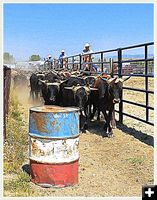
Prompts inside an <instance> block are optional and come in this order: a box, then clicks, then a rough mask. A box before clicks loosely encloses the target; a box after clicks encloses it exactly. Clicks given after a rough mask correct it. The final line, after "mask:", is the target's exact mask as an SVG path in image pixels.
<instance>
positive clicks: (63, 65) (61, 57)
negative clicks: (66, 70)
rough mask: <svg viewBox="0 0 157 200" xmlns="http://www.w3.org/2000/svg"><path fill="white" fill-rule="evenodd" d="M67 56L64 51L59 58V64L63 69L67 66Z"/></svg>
mask: <svg viewBox="0 0 157 200" xmlns="http://www.w3.org/2000/svg"><path fill="white" fill-rule="evenodd" d="M65 58H66V55H65V51H64V49H62V51H61V54H60V56H59V64H60V65H61V68H63V67H65V65H66V59H65Z"/></svg>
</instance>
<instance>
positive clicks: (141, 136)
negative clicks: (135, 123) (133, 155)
mask: <svg viewBox="0 0 157 200" xmlns="http://www.w3.org/2000/svg"><path fill="white" fill-rule="evenodd" d="M117 128H118V129H120V130H122V131H123V132H124V133H127V134H129V135H132V136H134V137H135V138H136V139H138V140H140V141H141V142H143V143H145V144H147V145H149V146H152V147H154V137H153V136H151V135H148V134H146V133H143V132H141V131H137V130H136V129H135V128H131V127H128V126H127V125H124V124H120V123H118V122H117Z"/></svg>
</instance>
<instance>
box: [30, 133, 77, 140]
mask: <svg viewBox="0 0 157 200" xmlns="http://www.w3.org/2000/svg"><path fill="white" fill-rule="evenodd" d="M79 135H80V133H79V134H77V135H74V136H69V137H50V138H49V137H40V136H36V135H31V133H29V137H30V138H39V139H45V140H66V139H75V138H78V137H79Z"/></svg>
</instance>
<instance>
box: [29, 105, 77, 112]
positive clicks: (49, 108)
mask: <svg viewBox="0 0 157 200" xmlns="http://www.w3.org/2000/svg"><path fill="white" fill-rule="evenodd" d="M30 111H34V112H46V113H47V112H48V113H68V112H76V111H79V108H77V107H61V106H54V105H43V106H33V107H30Z"/></svg>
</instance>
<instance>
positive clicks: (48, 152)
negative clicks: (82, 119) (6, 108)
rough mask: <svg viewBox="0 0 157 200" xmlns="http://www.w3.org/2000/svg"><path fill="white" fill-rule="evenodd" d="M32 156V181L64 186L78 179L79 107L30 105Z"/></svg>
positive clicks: (42, 184)
mask: <svg viewBox="0 0 157 200" xmlns="http://www.w3.org/2000/svg"><path fill="white" fill-rule="evenodd" d="M29 136H30V143H29V158H30V169H31V176H32V182H34V183H36V184H38V185H40V186H43V187H52V186H53V187H65V186H71V185H74V184H76V183H77V182H78V160H79V151H78V145H79V109H77V108H71V107H70V108H69V107H59V106H37V107H32V108H30V116H29Z"/></svg>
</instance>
